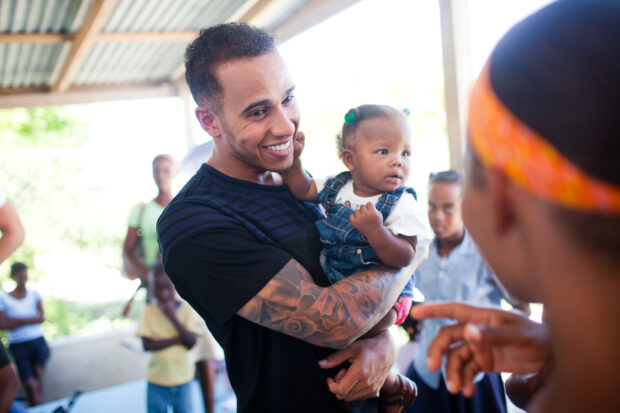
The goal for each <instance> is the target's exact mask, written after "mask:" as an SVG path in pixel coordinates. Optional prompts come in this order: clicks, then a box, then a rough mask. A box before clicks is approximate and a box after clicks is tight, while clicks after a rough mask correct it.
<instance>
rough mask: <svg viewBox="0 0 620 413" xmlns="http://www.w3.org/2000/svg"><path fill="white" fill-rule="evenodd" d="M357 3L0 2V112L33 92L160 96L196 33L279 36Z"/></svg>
mask: <svg viewBox="0 0 620 413" xmlns="http://www.w3.org/2000/svg"><path fill="white" fill-rule="evenodd" d="M357 1H359V0H329V1H327V0H0V100H1V102H0V107H11V105H12V104H13V102H15V101H16V99H17V100H19V101H20V102H21V103H17V105H24V104H26V105H37V104H38V103H39V101H38V98H39V97H40V94H49V95H50V96H51V95H54V96H57V95H62V94H65V92H76V93H82V96H83V93H84V92H92V91H112V92H113V93H116V92H114V90H116V91H117V92H119V93H118V94H119V95H122V94H123V93H124V92H122V91H121V89H123V88H125V89H124V90H127V88H131V89H132V90H136V89H137V88H142V90H144V88H149V87H150V88H159V89H160V90H162V93H168V92H166V91H165V90H168V91H170V90H172V89H175V88H176V86H174V84H175V81H176V80H178V79H179V78H180V77H181V76H182V73H183V54H184V52H185V48H186V46H187V43H189V42H190V41H191V40H192V39H193V38H194V37H195V36H196V34H197V32H198V31H199V30H200V29H201V28H204V27H208V26H212V25H215V24H218V23H223V22H226V21H246V22H249V23H251V24H256V25H259V26H262V27H265V28H268V29H271V30H275V31H278V30H280V28H281V27H284V26H286V29H284V30H283V32H282V33H283V36H285V38H287V37H290V36H292V35H293V34H294V33H298V32H299V31H303V30H305V29H306V28H307V27H309V26H310V25H312V24H314V23H316V22H318V21H320V20H321V19H324V18H326V17H328V16H329V15H330V14H333V13H336V12H338V11H339V10H341V9H343V8H346V7H348V6H349V5H351V4H353V3H355V2H357ZM313 22H314V23H313ZM291 28H292V30H291ZM160 86H165V87H166V88H161V87H160ZM50 92H52V93H50ZM121 92H122V93H121ZM106 93H107V92H106ZM132 93H133V92H132ZM145 93H146V94H148V93H149V92H148V91H145ZM33 94H35V96H33V97H32V98H30V97H29V96H32V95H33ZM18 95H19V96H21V97H20V98H17V96H18ZM106 96H107V98H109V97H110V96H111V95H110V94H109V93H108V94H106ZM24 97H27V99H30V100H29V101H28V102H26V103H24ZM54 99H56V98H52V99H51V100H50V99H46V102H50V101H53V100H54ZM84 99H86V98H84V97H80V100H81V101H82V100H84ZM58 100H59V101H63V99H60V98H59V99H58ZM65 101H66V100H65ZM47 104H49V103H47Z"/></svg>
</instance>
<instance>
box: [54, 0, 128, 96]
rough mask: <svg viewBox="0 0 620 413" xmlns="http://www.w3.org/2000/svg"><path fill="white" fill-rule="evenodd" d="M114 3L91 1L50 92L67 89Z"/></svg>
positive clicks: (107, 0)
mask: <svg viewBox="0 0 620 413" xmlns="http://www.w3.org/2000/svg"><path fill="white" fill-rule="evenodd" d="M115 1H116V0H94V1H93V3H92V5H91V6H90V9H89V10H88V14H87V15H86V18H85V19H84V24H82V27H81V28H80V31H79V32H78V33H77V35H76V36H75V39H74V40H73V45H72V46H71V51H70V52H69V55H68V56H67V59H66V60H65V62H64V65H63V67H62V70H61V72H60V76H58V80H56V83H55V84H54V85H52V87H51V91H52V92H64V91H65V90H67V89H68V88H69V85H70V84H71V79H72V78H73V75H74V74H75V72H76V71H77V70H78V68H79V65H80V63H82V60H83V59H84V57H85V56H86V52H87V51H88V49H89V47H90V45H91V44H92V42H93V41H94V39H95V38H96V35H97V34H98V33H99V31H100V29H101V27H102V26H103V23H104V22H105V19H106V17H107V16H108V14H109V13H110V11H111V10H112V5H113V4H114V2H115Z"/></svg>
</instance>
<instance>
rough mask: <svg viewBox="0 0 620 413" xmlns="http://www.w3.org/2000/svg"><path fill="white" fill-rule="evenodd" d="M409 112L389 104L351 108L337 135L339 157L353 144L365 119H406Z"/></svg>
mask: <svg viewBox="0 0 620 413" xmlns="http://www.w3.org/2000/svg"><path fill="white" fill-rule="evenodd" d="M408 114H409V111H408V110H407V109H405V110H398V109H396V108H395V107H392V106H389V105H360V106H358V107H356V108H352V109H349V111H348V112H347V113H346V115H344V123H343V124H342V129H341V131H340V133H339V134H337V135H336V154H337V155H338V159H342V153H343V152H344V150H345V149H347V148H351V146H352V145H353V143H352V139H351V138H352V137H353V136H354V135H355V132H356V131H357V128H358V127H359V125H360V123H361V122H362V121H363V120H367V119H374V118H391V117H402V118H403V119H406V118H407V116H408Z"/></svg>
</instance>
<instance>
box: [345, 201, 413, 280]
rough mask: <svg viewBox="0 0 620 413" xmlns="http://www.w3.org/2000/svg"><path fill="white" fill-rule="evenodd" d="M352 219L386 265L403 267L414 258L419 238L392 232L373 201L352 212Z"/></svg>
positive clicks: (355, 226) (352, 223)
mask: <svg viewBox="0 0 620 413" xmlns="http://www.w3.org/2000/svg"><path fill="white" fill-rule="evenodd" d="M350 221H351V225H353V227H354V228H355V229H357V230H358V231H359V232H361V233H362V234H364V236H365V237H366V238H367V239H368V244H370V246H371V247H372V249H373V250H374V251H375V252H376V253H377V256H379V258H380V259H381V261H383V263H384V264H385V265H389V266H390V267H395V268H402V267H406V266H407V265H409V264H410V263H411V261H412V260H413V257H414V256H415V252H416V244H417V238H416V237H415V236H413V237H405V236H400V235H398V236H397V235H394V234H392V232H391V231H390V230H389V229H387V228H386V227H385V225H383V217H382V216H381V213H380V212H379V211H377V209H376V208H375V206H374V205H373V204H372V203H370V202H369V203H367V204H366V205H362V206H361V207H360V208H359V209H358V210H357V211H355V212H354V213H353V214H351V217H350Z"/></svg>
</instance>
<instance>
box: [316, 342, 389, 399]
mask: <svg viewBox="0 0 620 413" xmlns="http://www.w3.org/2000/svg"><path fill="white" fill-rule="evenodd" d="M395 359H396V346H395V344H394V342H393V341H392V338H391V336H390V334H389V333H388V332H387V331H384V332H382V333H380V334H378V335H377V336H375V337H372V338H367V339H362V340H358V341H356V342H354V343H353V344H351V345H350V346H349V347H347V348H344V349H342V350H339V351H336V352H335V353H332V354H330V355H329V356H328V357H327V358H326V359H325V360H321V361H320V362H319V365H320V366H321V368H324V369H329V368H333V367H337V366H339V365H340V364H342V363H344V362H345V361H348V362H350V363H351V366H349V368H346V369H345V368H343V369H341V370H340V371H339V372H338V374H336V377H334V378H333V379H332V378H328V379H327V386H328V387H329V390H330V391H331V392H332V393H334V394H335V395H336V398H338V399H340V400H344V401H346V402H351V401H354V400H363V399H368V398H370V397H376V396H377V394H378V393H379V390H380V389H381V386H383V383H384V382H385V379H386V378H387V375H388V374H389V372H390V369H391V368H392V365H393V364H394V360H395Z"/></svg>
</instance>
